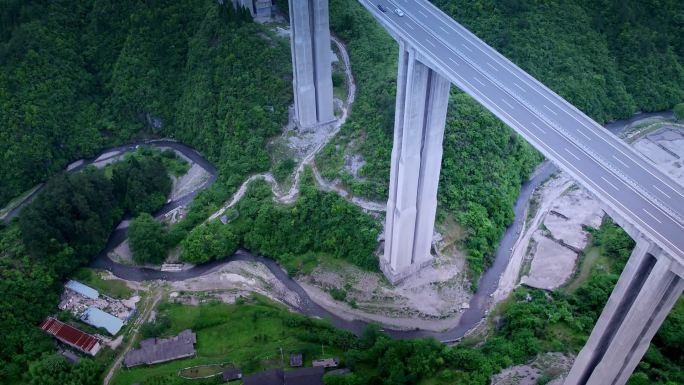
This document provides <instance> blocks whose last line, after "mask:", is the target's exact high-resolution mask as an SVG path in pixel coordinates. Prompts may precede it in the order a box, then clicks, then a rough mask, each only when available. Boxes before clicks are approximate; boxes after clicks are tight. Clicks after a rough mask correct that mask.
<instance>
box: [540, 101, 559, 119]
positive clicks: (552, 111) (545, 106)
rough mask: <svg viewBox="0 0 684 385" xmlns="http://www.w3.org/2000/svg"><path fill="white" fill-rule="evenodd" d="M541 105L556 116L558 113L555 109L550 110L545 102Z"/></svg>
mask: <svg viewBox="0 0 684 385" xmlns="http://www.w3.org/2000/svg"><path fill="white" fill-rule="evenodd" d="M542 106H544V108H546V109H547V110H549V112H551V113H552V114H554V115H556V116H558V113H557V112H556V111H554V110H552V109H551V108H549V106H547V105H546V104H542Z"/></svg>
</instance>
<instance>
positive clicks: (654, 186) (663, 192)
mask: <svg viewBox="0 0 684 385" xmlns="http://www.w3.org/2000/svg"><path fill="white" fill-rule="evenodd" d="M653 188H654V189H656V190H658V191H659V192H660V193H661V194H663V195H665V196H666V197H667V199H672V197H671V196H669V195H667V194H665V191H663V190H661V189H659V188H658V186H656V185H653Z"/></svg>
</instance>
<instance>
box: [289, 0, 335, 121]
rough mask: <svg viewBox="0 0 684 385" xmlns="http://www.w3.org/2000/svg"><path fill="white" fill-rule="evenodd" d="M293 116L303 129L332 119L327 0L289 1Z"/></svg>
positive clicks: (330, 58)
mask: <svg viewBox="0 0 684 385" xmlns="http://www.w3.org/2000/svg"><path fill="white" fill-rule="evenodd" d="M289 8H290V25H291V30H292V38H291V39H290V40H291V45H292V69H293V72H294V77H293V86H294V96H295V116H296V119H297V123H298V126H299V127H300V128H303V129H309V128H314V127H316V126H319V125H322V124H325V123H330V122H332V121H333V120H335V113H334V108H333V85H332V50H331V49H330V23H329V19H328V0H289Z"/></svg>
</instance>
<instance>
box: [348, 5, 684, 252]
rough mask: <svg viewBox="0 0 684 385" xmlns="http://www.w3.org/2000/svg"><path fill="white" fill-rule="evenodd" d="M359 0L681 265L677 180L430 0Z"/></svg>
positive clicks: (681, 197)
mask: <svg viewBox="0 0 684 385" xmlns="http://www.w3.org/2000/svg"><path fill="white" fill-rule="evenodd" d="M359 1H360V2H361V3H362V4H363V5H364V6H366V8H367V9H368V10H369V11H370V12H371V13H372V14H373V15H374V16H375V17H376V18H377V19H378V20H379V21H380V23H381V24H383V25H384V26H385V27H386V28H387V29H388V30H389V31H390V33H391V34H393V35H395V36H398V37H399V38H400V39H402V40H403V41H406V42H408V44H409V45H410V46H411V47H414V48H415V49H416V51H417V52H418V53H419V56H420V60H421V61H423V62H425V64H427V65H428V66H430V67H431V68H433V69H435V70H436V71H437V72H439V73H441V74H442V75H443V76H446V77H447V78H448V79H449V80H450V81H451V82H452V83H454V84H456V85H457V86H458V87H459V88H461V89H462V90H463V91H465V92H466V93H468V94H469V95H470V96H472V97H473V98H475V99H476V100H477V101H478V102H479V103H481V104H482V105H484V106H485V107H486V108H487V109H489V110H490V111H491V112H493V113H494V114H495V115H497V116H498V117H499V118H500V119H501V120H502V121H504V122H505V123H506V124H508V125H509V126H510V127H512V128H513V129H514V130H516V131H517V132H518V133H519V134H520V135H521V136H523V137H524V138H525V139H526V140H528V141H529V142H530V143H532V144H533V145H534V146H535V147H536V148H537V149H538V150H539V151H541V152H542V153H543V154H544V155H546V157H547V158H549V159H551V160H552V161H553V162H554V163H555V164H556V165H558V166H559V167H560V168H561V169H563V170H564V171H566V172H568V173H569V174H570V175H571V176H573V177H574V178H575V179H576V180H577V181H578V182H580V184H582V185H583V186H584V187H586V188H587V189H589V190H590V191H591V192H593V193H594V194H595V195H596V196H597V197H599V198H600V200H602V201H603V202H604V203H605V204H608V205H609V207H611V208H612V209H613V210H615V211H617V212H618V213H619V214H620V215H622V216H623V217H624V218H625V219H626V220H627V221H628V222H630V223H631V224H633V225H635V226H636V227H637V228H638V229H639V230H640V231H642V232H643V233H644V235H646V236H647V237H648V238H649V239H651V240H652V241H654V242H655V243H656V244H658V245H659V246H660V247H662V248H663V249H664V250H665V251H666V252H667V253H668V254H670V255H671V256H672V257H673V258H675V259H676V260H678V261H679V262H680V263H683V264H684V219H683V218H684V187H683V186H682V185H680V184H678V183H677V182H675V181H674V180H673V179H671V178H670V177H669V176H667V175H666V174H664V173H663V172H661V171H660V170H658V169H657V168H656V167H655V166H654V165H653V164H652V163H651V162H650V161H648V160H647V159H646V158H644V157H643V156H642V155H641V154H639V153H637V152H636V151H635V150H633V149H632V148H630V147H629V146H628V145H627V144H625V143H624V142H623V141H622V140H620V139H619V138H617V137H616V136H615V135H613V134H611V133H610V132H609V131H608V130H606V129H604V128H603V127H602V126H600V125H599V124H598V123H596V122H594V121H593V120H592V119H590V118H589V117H587V116H586V115H585V114H583V113H582V112H581V111H579V110H578V109H576V108H575V107H573V106H572V105H571V104H569V103H568V102H566V101H565V100H564V99H563V98H561V97H560V96H558V95H556V94H555V93H554V92H553V91H551V90H550V89H548V88H547V87H545V86H544V85H542V84H541V83H540V82H538V81H537V80H535V79H534V78H532V77H531V76H529V75H528V74H526V73H525V72H524V71H523V70H521V69H520V68H518V67H517V66H516V65H515V64H513V63H512V62H510V61H509V60H507V59H506V58H504V57H503V56H502V55H500V54H498V53H497V52H496V51H495V50H494V49H492V48H491V47H489V46H488V45H487V44H486V43H484V42H483V41H482V40H480V39H479V38H477V37H476V36H475V35H473V34H472V33H470V32H469V31H467V30H466V29H465V28H464V27H462V26H461V25H460V24H458V23H457V22H455V21H454V20H453V19H451V18H450V17H448V16H447V15H445V14H444V13H443V12H441V11H440V10H439V9H438V8H437V7H435V6H434V5H432V4H430V3H429V2H428V1H426V0H373V1H368V0H359ZM379 4H380V5H383V6H384V7H385V8H386V9H387V10H388V11H387V12H382V11H381V10H380V9H379V7H378V5H379ZM397 8H399V9H401V10H402V11H403V13H404V15H403V16H399V15H398V14H397V13H396V12H394V10H395V9H397Z"/></svg>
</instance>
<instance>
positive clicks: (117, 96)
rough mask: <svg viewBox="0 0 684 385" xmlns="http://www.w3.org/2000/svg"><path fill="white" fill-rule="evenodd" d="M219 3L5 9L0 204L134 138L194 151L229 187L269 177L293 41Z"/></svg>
mask: <svg viewBox="0 0 684 385" xmlns="http://www.w3.org/2000/svg"><path fill="white" fill-rule="evenodd" d="M226 4H227V5H228V6H221V5H218V4H217V2H216V1H210V0H180V1H174V2H164V1H158V0H154V1H149V2H145V3H143V4H140V3H139V2H136V1H133V0H116V1H114V0H97V1H93V2H83V1H76V2H74V1H63V0H60V1H51V2H39V3H26V2H22V1H16V0H9V1H6V2H4V3H3V7H1V8H0V20H2V23H1V24H0V25H1V27H0V106H2V111H3V114H2V115H0V127H2V129H1V130H0V148H2V149H3V151H2V154H0V180H2V181H3V183H2V184H0V203H2V205H4V203H6V202H8V201H9V200H10V199H12V198H13V197H15V196H17V195H19V194H20V193H21V192H23V191H25V190H27V189H28V188H30V187H31V186H33V185H35V184H37V183H38V182H41V181H43V180H45V179H47V177H49V176H50V175H53V174H55V173H56V172H59V171H60V170H62V169H64V167H65V166H66V165H67V164H68V163H69V162H71V161H74V160H76V159H79V158H81V157H89V156H93V155H95V154H96V153H97V151H98V150H99V149H101V148H103V147H108V146H110V145H112V144H117V143H122V142H125V141H128V140H131V139H135V138H139V137H149V136H157V137H158V136H167V137H175V138H177V139H179V140H182V141H183V142H185V143H187V144H189V145H191V146H193V147H195V148H196V149H198V150H199V151H200V152H202V153H203V154H204V155H205V156H206V157H208V158H209V159H210V160H211V161H212V162H214V163H215V164H216V165H217V168H218V169H219V170H220V171H221V173H220V178H219V181H218V183H219V185H221V186H223V187H224V189H228V190H229V189H231V188H234V187H235V186H236V185H237V184H238V183H240V182H241V181H242V180H243V179H244V177H245V176H246V175H247V174H249V173H253V172H256V171H264V170H266V169H268V167H269V157H268V154H267V153H266V149H265V140H266V138H267V137H269V136H272V135H274V134H275V133H278V132H279V128H280V127H281V126H282V125H283V124H284V123H285V121H286V119H287V106H288V104H290V103H291V98H292V96H291V82H290V79H291V69H290V64H289V61H290V54H289V44H288V42H287V40H286V39H283V38H279V37H277V36H275V34H274V33H272V32H271V31H270V30H268V29H267V28H266V27H263V26H260V25H257V24H253V23H250V22H249V20H248V19H249V17H248V16H247V15H246V14H245V12H246V11H241V12H234V11H233V10H232V7H230V2H226ZM227 192H228V191H224V192H223V194H226V193H227Z"/></svg>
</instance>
